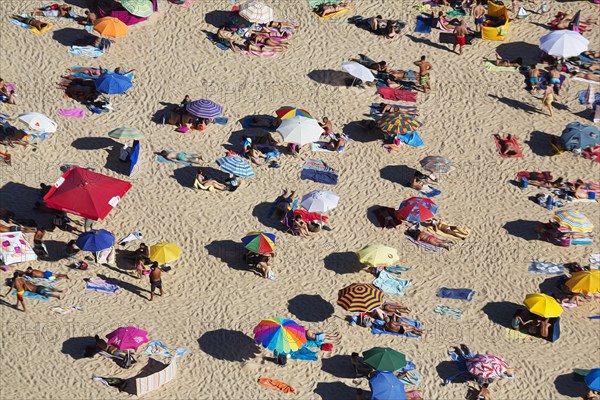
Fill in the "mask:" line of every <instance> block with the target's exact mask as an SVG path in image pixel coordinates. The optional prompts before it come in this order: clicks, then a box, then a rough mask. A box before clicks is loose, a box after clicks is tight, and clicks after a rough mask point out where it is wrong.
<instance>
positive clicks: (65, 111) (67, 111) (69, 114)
mask: <svg viewBox="0 0 600 400" xmlns="http://www.w3.org/2000/svg"><path fill="white" fill-rule="evenodd" d="M56 113H57V114H58V115H60V116H61V117H66V118H83V117H85V110H83V109H81V108H59V109H58V111H57V112H56Z"/></svg>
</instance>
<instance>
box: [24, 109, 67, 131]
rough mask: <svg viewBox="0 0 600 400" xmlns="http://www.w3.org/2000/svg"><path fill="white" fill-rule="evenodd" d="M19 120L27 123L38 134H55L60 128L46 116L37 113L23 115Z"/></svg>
mask: <svg viewBox="0 0 600 400" xmlns="http://www.w3.org/2000/svg"><path fill="white" fill-rule="evenodd" d="M17 118H18V119H19V121H21V122H24V123H26V124H27V125H29V127H30V128H31V129H33V130H36V131H38V132H47V133H54V132H56V129H57V128H58V125H57V124H56V122H54V121H52V120H51V119H50V118H48V117H47V116H45V115H44V114H40V113H37V112H28V113H25V114H21V115H19V116H18V117H17Z"/></svg>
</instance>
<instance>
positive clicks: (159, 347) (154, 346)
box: [145, 340, 189, 358]
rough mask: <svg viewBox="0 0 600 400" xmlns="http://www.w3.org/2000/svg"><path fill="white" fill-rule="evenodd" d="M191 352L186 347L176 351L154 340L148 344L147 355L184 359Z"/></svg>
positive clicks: (178, 348)
mask: <svg viewBox="0 0 600 400" xmlns="http://www.w3.org/2000/svg"><path fill="white" fill-rule="evenodd" d="M188 351H189V350H188V349H186V348H185V347H177V348H176V349H174V348H172V347H169V346H167V345H166V344H164V343H163V342H161V341H160V340H153V341H151V342H150V343H148V347H146V351H145V353H146V354H147V355H149V356H163V357H168V358H175V357H182V356H184V355H185V354H186V353H187V352H188Z"/></svg>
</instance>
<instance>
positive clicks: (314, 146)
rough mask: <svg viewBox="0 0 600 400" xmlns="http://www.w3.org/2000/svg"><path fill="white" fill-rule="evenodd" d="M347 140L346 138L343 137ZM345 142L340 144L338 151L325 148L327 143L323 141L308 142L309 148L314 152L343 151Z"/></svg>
mask: <svg viewBox="0 0 600 400" xmlns="http://www.w3.org/2000/svg"><path fill="white" fill-rule="evenodd" d="M344 140H347V139H344ZM347 144H348V143H346V144H345V145H344V146H340V147H341V148H340V149H339V150H338V151H333V150H331V149H329V148H327V145H328V143H325V142H314V143H311V144H310V150H311V151H314V152H326V153H343V152H344V150H345V149H346V145H347Z"/></svg>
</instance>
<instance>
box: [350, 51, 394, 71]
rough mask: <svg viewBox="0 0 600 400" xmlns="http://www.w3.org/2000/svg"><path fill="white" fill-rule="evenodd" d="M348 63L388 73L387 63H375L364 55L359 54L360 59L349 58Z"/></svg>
mask: <svg viewBox="0 0 600 400" xmlns="http://www.w3.org/2000/svg"><path fill="white" fill-rule="evenodd" d="M348 61H354V62H357V63H359V64H361V65H364V66H365V67H367V68H369V69H374V70H375V71H378V72H386V71H387V63H386V62H385V61H379V62H377V61H375V60H373V59H372V58H370V57H367V56H366V55H364V54H359V55H358V58H349V59H348Z"/></svg>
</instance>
